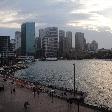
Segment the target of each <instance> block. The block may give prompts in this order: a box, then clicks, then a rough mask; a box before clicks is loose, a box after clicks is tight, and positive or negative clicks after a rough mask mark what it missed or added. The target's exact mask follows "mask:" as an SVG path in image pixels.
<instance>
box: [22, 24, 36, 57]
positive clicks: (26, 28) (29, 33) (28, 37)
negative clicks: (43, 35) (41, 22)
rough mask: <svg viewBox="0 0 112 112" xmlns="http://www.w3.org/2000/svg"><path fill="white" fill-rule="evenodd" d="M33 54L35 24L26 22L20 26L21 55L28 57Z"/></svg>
mask: <svg viewBox="0 0 112 112" xmlns="http://www.w3.org/2000/svg"><path fill="white" fill-rule="evenodd" d="M34 53H35V23H34V22H26V23H23V24H22V25H21V54H22V55H26V56H30V55H34Z"/></svg>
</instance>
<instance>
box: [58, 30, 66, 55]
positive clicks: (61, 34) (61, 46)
mask: <svg viewBox="0 0 112 112" xmlns="http://www.w3.org/2000/svg"><path fill="white" fill-rule="evenodd" d="M64 41H65V31H64V30H59V57H63V53H64V43H65V42H64Z"/></svg>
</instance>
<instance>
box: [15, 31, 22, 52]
mask: <svg viewBox="0 0 112 112" xmlns="http://www.w3.org/2000/svg"><path fill="white" fill-rule="evenodd" d="M19 48H21V32H19V31H16V32H15V50H17V49H19Z"/></svg>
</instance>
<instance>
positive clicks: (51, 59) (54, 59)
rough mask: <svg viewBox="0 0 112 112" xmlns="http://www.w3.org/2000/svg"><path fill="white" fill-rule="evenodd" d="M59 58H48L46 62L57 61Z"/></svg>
mask: <svg viewBox="0 0 112 112" xmlns="http://www.w3.org/2000/svg"><path fill="white" fill-rule="evenodd" d="M57 60H58V59H57V58H46V61H57Z"/></svg>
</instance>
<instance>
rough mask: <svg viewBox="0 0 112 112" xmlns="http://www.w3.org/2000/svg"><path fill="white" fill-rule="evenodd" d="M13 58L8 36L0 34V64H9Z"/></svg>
mask: <svg viewBox="0 0 112 112" xmlns="http://www.w3.org/2000/svg"><path fill="white" fill-rule="evenodd" d="M14 59H15V54H14V51H13V46H12V43H10V36H0V65H11V64H12V63H13V61H14Z"/></svg>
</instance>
